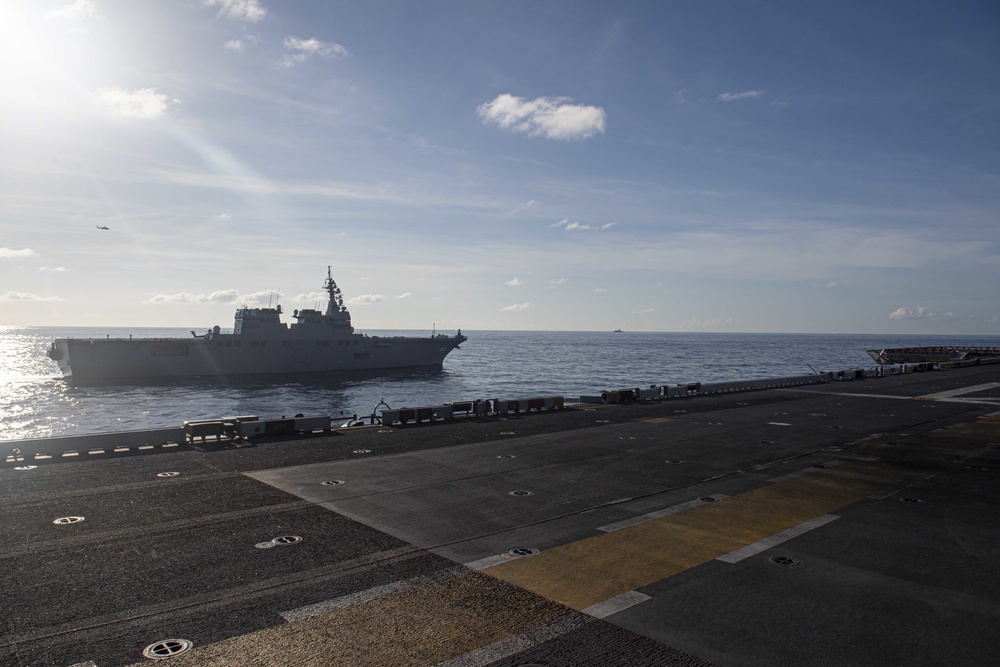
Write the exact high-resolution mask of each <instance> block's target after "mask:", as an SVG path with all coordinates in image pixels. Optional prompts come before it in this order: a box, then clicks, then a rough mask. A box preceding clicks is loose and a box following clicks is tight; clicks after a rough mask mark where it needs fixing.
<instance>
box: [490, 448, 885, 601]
mask: <svg viewBox="0 0 1000 667" xmlns="http://www.w3.org/2000/svg"><path fill="white" fill-rule="evenodd" d="M900 479H901V478H900V477H899V476H893V475H889V474H886V473H883V472H879V471H878V470H877V468H875V467H874V466H872V465H865V464H857V463H852V464H845V465H843V466H839V467H838V468H835V469H828V470H819V471H817V473H816V474H812V475H805V476H802V477H796V478H794V479H790V480H788V481H786V482H782V483H778V484H772V485H768V486H766V487H761V488H759V489H755V490H753V491H749V492H747V493H744V494H741V495H737V496H732V497H730V498H727V499H725V500H722V501H720V502H718V503H712V504H706V505H702V506H700V507H695V508H692V509H690V510H687V511H684V512H680V513H678V514H672V515H670V516H666V517H663V518H661V519H654V520H652V521H648V522H645V523H642V524H638V525H635V526H630V527H628V528H623V529H622V530H618V531H615V532H613V533H606V534H602V535H597V536H595V537H590V538H587V539H584V540H580V541H578V542H572V543H570V544H566V545H563V546H560V547H556V548H554V549H550V550H548V551H545V552H543V553H541V554H538V555H535V556H529V557H526V558H520V559H517V560H514V561H509V562H506V563H503V564H500V565H496V566H494V567H491V568H487V569H485V570H482V571H483V572H485V573H486V574H489V575H491V576H494V577H497V578H498V579H502V580H504V581H508V582H510V583H512V584H515V585H517V586H520V587H522V588H526V589H528V590H530V591H533V592H535V593H538V594H540V595H542V596H545V597H547V598H549V599H551V600H555V601H556V602H559V603H562V604H565V605H567V606H569V607H572V608H574V609H577V610H582V609H586V608H588V607H590V606H592V605H595V604H597V603H599V602H603V601H604V600H608V599H611V598H613V597H615V596H617V595H621V594H623V593H626V592H628V591H631V590H635V589H637V588H640V587H642V586H646V585H649V584H652V583H654V582H657V581H660V580H661V579H664V578H666V577H669V576H671V575H674V574H677V573H678V572H682V571H684V570H687V569H689V568H692V567H695V566H696V565H700V564H702V563H706V562H708V561H710V560H713V559H715V558H718V557H719V556H722V555H724V554H727V553H729V552H731V551H735V550H736V549H740V548H742V547H745V546H747V545H750V544H753V543H754V542H757V541H758V540H762V539H764V538H766V537H770V536H771V535H774V534H776V533H780V532H782V531H785V530H788V529H789V528H792V527H794V526H797V525H799V524H801V523H804V522H806V521H809V520H812V519H815V518H817V517H819V516H822V515H824V514H829V513H831V512H834V511H836V510H838V509H840V508H842V507H845V506H847V505H850V504H852V503H854V502H856V501H858V500H861V499H863V498H865V497H866V496H868V495H869V494H871V493H872V492H873V491H875V490H877V489H881V488H884V487H886V486H889V485H892V484H896V483H899V481H900Z"/></svg>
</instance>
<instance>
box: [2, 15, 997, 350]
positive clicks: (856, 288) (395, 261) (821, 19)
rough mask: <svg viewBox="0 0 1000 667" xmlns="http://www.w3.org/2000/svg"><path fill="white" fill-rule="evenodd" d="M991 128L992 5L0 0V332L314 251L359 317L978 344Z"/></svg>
mask: <svg viewBox="0 0 1000 667" xmlns="http://www.w3.org/2000/svg"><path fill="white" fill-rule="evenodd" d="M998 120H1000V5H998V4H997V3H995V2H961V1H956V2H920V1H913V0H910V1H905V2H895V1H884V2H877V3H872V2H806V3H803V2H777V1H776V2H767V1H760V2H721V1H720V2H711V1H709V2H698V1H693V0H692V1H684V2H672V1H668V0H664V1H662V2H614V3H611V2H607V3H605V2H558V1H553V2H471V1H461V2H459V1H455V2H433V1H427V2H393V1H388V0H380V1H378V2H338V1H335V0H330V1H327V0H324V1H316V2H307V1H301V2H296V1H294V0H286V1H283V2H277V1H276V0H160V1H157V0H148V1H145V2H135V1H134V0H52V1H47V0H31V1H27V0H13V2H12V1H11V0H7V2H5V3H4V4H3V6H2V7H0V325H95V326H185V327H187V326H192V327H199V328H207V327H209V326H211V325H214V324H219V325H221V326H223V327H231V326H232V314H233V312H234V311H235V309H236V307H237V306H238V305H241V304H243V303H248V304H260V303H263V304H267V303H268V301H269V300H273V299H274V298H275V296H274V295H275V294H277V295H279V296H278V297H277V298H278V299H279V300H280V302H281V304H282V305H283V307H284V308H285V309H286V311H288V312H290V311H291V310H292V309H293V308H301V307H309V306H313V305H315V304H316V303H317V301H318V300H320V299H321V290H320V288H321V286H322V281H323V279H324V277H325V275H326V267H327V265H332V266H333V273H334V277H335V279H336V280H337V281H338V283H339V284H340V286H341V287H342V289H343V290H344V292H345V296H346V297H347V299H348V303H350V307H351V312H352V314H353V316H354V323H355V326H356V327H358V328H359V329H362V330H363V329H379V328H407V329H430V328H431V327H432V326H433V325H436V326H437V328H438V329H443V330H448V329H455V328H458V327H462V328H464V329H472V330H474V329H532V330H537V329H549V330H609V329H615V328H623V329H626V330H648V331H755V332H760V331H774V332H872V333H876V332H878V333H881V332H884V333H895V332H899V333H956V334H997V333H1000V297H998V290H997V285H998V278H1000V235H998V228H1000V224H998V220H1000V122H998ZM98 225H100V226H106V227H109V229H108V230H106V231H105V230H100V229H98V228H97V227H98Z"/></svg>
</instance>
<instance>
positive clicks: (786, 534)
mask: <svg viewBox="0 0 1000 667" xmlns="http://www.w3.org/2000/svg"><path fill="white" fill-rule="evenodd" d="M839 518H840V517H839V516H837V515H836V514H824V515H822V516H818V517H816V518H815V519H812V520H810V521H806V522H805V523H800V524H799V525H797V526H792V527H791V528H789V529H788V530H783V531H781V532H780V533H775V534H774V535H771V536H770V537H765V538H764V539H762V540H757V541H756V542H754V543H753V544H748V545H747V546H745V547H743V548H742V549H737V550H736V551H730V552H729V553H727V554H725V555H722V556H719V557H718V558H716V559H715V560H721V561H724V562H726V563H738V562H740V561H741V560H743V559H744V558H749V557H750V556H756V555H757V554H759V553H760V552H762V551H766V550H768V549H770V548H771V547H773V546H777V545H779V544H781V543H782V542H787V541H788V540H790V539H792V538H793V537H798V536H799V535H802V534H803V533H808V532H809V531H810V530H814V529H816V528H819V527H820V526H825V525H826V524H828V523H830V522H831V521H836V520H837V519H839Z"/></svg>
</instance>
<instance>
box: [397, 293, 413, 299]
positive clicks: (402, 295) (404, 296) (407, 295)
mask: <svg viewBox="0 0 1000 667" xmlns="http://www.w3.org/2000/svg"><path fill="white" fill-rule="evenodd" d="M411 296H413V295H412V294H410V293H409V292H403V293H402V294H400V295H398V296H397V297H396V298H397V299H409V298H410V297H411Z"/></svg>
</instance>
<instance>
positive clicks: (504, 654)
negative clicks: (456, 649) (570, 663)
mask: <svg viewBox="0 0 1000 667" xmlns="http://www.w3.org/2000/svg"><path fill="white" fill-rule="evenodd" d="M591 622H593V621H592V620H591V619H590V618H588V617H586V616H584V615H583V614H577V613H573V614H567V615H566V616H563V617H562V618H559V619H557V620H555V621H552V622H551V623H548V624H546V625H543V626H541V627H538V628H534V629H532V630H529V631H527V632H524V633H522V634H520V635H517V636H516V637H510V638H509V639H501V640H500V641H498V642H496V643H493V644H490V645H489V646H484V647H483V648H480V649H476V650H475V651H471V652H469V653H466V654H465V655H460V656H458V657H457V658H452V659H451V660H447V661H445V662H439V663H438V664H437V665H435V667H485V665H491V664H493V663H494V662H497V661H498V660H503V659H504V658H509V657H511V656H513V655H517V654H518V653H521V652H522V651H526V650H528V649H530V648H532V647H533V646H537V645H538V644H541V643H543V642H547V641H549V640H552V639H556V638H557V637H562V636H563V635H566V634H569V633H570V632H573V631H574V630H576V629H578V628H582V627H583V626H584V625H586V624H588V623H591Z"/></svg>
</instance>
